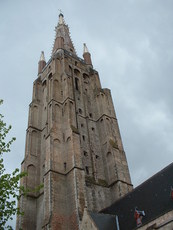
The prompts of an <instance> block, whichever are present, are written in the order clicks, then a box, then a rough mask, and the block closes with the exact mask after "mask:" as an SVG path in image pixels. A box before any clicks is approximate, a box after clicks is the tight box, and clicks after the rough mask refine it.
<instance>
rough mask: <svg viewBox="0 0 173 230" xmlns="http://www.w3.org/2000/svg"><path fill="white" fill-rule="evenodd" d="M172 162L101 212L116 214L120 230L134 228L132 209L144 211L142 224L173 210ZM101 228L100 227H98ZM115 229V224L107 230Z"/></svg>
mask: <svg viewBox="0 0 173 230" xmlns="http://www.w3.org/2000/svg"><path fill="white" fill-rule="evenodd" d="M171 186H172V187H173V163H171V164H170V165H168V166H167V167H166V168H164V169H163V170H161V171H160V172H158V173H157V174H155V175H154V176H152V177H151V178H149V179H148V180H146V181H145V182H144V183H142V184H141V185H139V186H138V187H136V188H135V189H134V190H133V191H131V192H130V193H128V194H127V195H126V196H124V197H123V198H121V199H119V200H118V201H117V202H115V203H114V204H112V205H111V206H109V207H107V208H105V209H104V210H102V211H101V213H105V214H112V215H118V219H119V225H120V230H132V229H136V221H135V219H134V209H135V207H138V210H141V211H143V210H144V211H145V214H146V216H145V217H143V220H142V223H143V225H144V224H146V223H148V222H150V221H152V220H154V219H156V218H158V217H159V216H162V215H163V214H165V213H167V212H169V211H171V210H173V200H172V199H171V196H170V192H171ZM100 229H102V228H100ZM113 229H115V226H114V227H112V228H109V230H113Z"/></svg>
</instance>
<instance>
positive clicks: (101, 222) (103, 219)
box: [88, 211, 117, 230]
mask: <svg viewBox="0 0 173 230" xmlns="http://www.w3.org/2000/svg"><path fill="white" fill-rule="evenodd" d="M88 213H89V215H90V217H91V218H92V220H93V221H94V223H95V225H96V226H97V228H98V229H99V230H111V229H113V230H117V228H116V217H115V216H113V215H109V214H102V213H94V212H90V211H88Z"/></svg>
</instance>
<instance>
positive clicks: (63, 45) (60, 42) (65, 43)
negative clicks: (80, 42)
mask: <svg viewBox="0 0 173 230" xmlns="http://www.w3.org/2000/svg"><path fill="white" fill-rule="evenodd" d="M55 31H56V36H55V42H54V46H53V50H52V54H54V53H56V51H57V50H58V49H65V50H67V51H69V52H71V53H73V54H75V55H76V52H75V48H74V46H73V43H72V40H71V37H70V32H69V27H68V25H67V24H66V23H65V20H64V15H63V14H62V13H60V14H59V21H58V25H57V26H56V27H55Z"/></svg>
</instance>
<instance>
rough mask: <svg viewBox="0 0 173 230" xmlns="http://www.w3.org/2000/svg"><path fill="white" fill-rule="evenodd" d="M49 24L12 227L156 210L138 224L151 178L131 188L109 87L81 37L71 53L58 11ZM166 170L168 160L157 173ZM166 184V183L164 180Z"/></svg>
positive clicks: (83, 226)
mask: <svg viewBox="0 0 173 230" xmlns="http://www.w3.org/2000/svg"><path fill="white" fill-rule="evenodd" d="M55 30H56V36H55V41H54V45H53V50H52V54H51V58H50V60H49V61H47V62H46V61H45V57H44V52H42V53H41V57H40V60H39V63H38V76H37V78H36V80H35V81H34V84H33V96H32V102H31V103H30V105H29V119H28V128H27V132H26V147H25V156H24V160H23V161H22V164H21V165H22V166H21V168H22V171H25V172H27V173H28V175H27V176H26V177H24V178H22V180H21V185H22V186H24V187H25V188H26V189H28V191H29V192H28V194H27V196H24V195H22V196H21V199H20V201H19V207H20V209H21V211H23V212H24V215H23V216H18V217H17V223H16V229H17V230H19V229H23V230H79V229H80V230H92V229H93V230H94V229H95V230H96V229H102V230H104V229H105V230H113V229H117V230H119V229H124V230H131V229H135V228H136V226H137V227H139V228H140V229H146V228H141V225H142V224H143V223H145V220H146V221H147V222H146V223H150V222H151V220H152V219H154V217H155V214H152V218H149V217H148V216H147V214H146V218H145V216H144V217H143V220H144V221H143V223H142V217H141V216H140V225H139V224H138V225H136V222H135V219H134V208H135V206H139V207H138V208H142V209H143V208H144V209H145V212H146V211H147V208H148V206H146V205H147V204H148V203H147V204H145V202H144V200H143V203H144V204H143V203H142V202H140V201H141V200H142V197H141V196H146V194H145V190H147V186H148V184H150V181H149V182H146V183H145V184H144V185H143V184H142V185H141V186H142V187H140V186H139V188H136V189H134V190H133V186H132V183H131V179H130V174H129V169H128V164H127V160H126V155H125V152H124V148H123V144H122V140H121V135H120V131H119V127H118V121H117V117H116V113H115V110H114V106H113V102H112V98H111V92H110V90H109V89H106V88H102V86H101V83H100V79H99V74H98V72H97V71H96V70H95V69H94V67H93V65H92V59H91V54H90V53H89V51H88V48H87V46H86V44H84V49H83V58H80V57H78V56H77V54H76V51H75V48H74V45H73V42H72V40H71V37H70V32H69V28H68V25H67V24H66V23H65V20H64V16H63V14H62V13H60V15H59V21H58V24H57V26H56V29H55ZM167 171H168V172H167ZM172 171H173V166H172V165H170V166H169V167H168V168H167V169H166V171H164V172H162V174H163V176H162V180H163V181H164V179H165V178H168V177H171V173H172ZM166 173H167V174H166ZM159 175H160V174H159ZM157 179H158V175H156V176H155V177H154V178H153V179H152V184H156V185H155V186H154V188H155V189H156V188H157V186H158V184H157V183H156V181H157ZM163 184H164V183H163ZM172 184H173V183H172ZM40 185H43V187H42V188H41V189H39V190H36V189H35V188H37V187H38V186H40ZM164 186H165V188H167V189H168V190H169V187H170V183H167V184H164ZM156 190H157V189H156ZM147 191H148V190H147ZM152 191H153V190H152ZM169 192H170V191H169ZM160 193H161V192H160ZM158 194H159V193H158ZM165 194H167V193H165ZM148 195H149V194H148ZM150 195H151V194H150ZM169 198H170V196H169ZM171 201H172V200H171ZM171 201H170V204H171V205H168V206H169V207H168V210H167V212H168V211H172V210H173V208H172V206H173V203H172V202H171ZM153 202H154V201H153ZM165 202H166V201H165ZM160 212H161V211H160ZM167 212H166V213H167ZM170 216H171V215H170ZM147 218H148V219H147ZM172 223H173V222H172ZM171 226H172V225H171ZM151 229H152V228H151ZM170 229H172V228H170Z"/></svg>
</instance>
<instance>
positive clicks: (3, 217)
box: [0, 100, 26, 230]
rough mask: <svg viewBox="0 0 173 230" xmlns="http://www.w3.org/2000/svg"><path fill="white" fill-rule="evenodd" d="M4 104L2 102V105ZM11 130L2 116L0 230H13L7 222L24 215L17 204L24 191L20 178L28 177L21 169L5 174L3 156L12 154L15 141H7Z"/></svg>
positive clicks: (0, 137)
mask: <svg viewBox="0 0 173 230" xmlns="http://www.w3.org/2000/svg"><path fill="white" fill-rule="evenodd" d="M2 102H3V101H2V100H0V105H1V104H2ZM10 129H11V125H10V126H7V125H6V123H5V122H4V121H3V115H2V114H0V230H3V229H12V227H11V226H6V224H7V222H8V221H9V220H10V219H11V220H12V219H13V218H12V216H13V215H15V214H17V215H20V214H22V213H21V212H20V210H19V208H18V207H17V205H16V203H17V200H19V198H20V194H21V192H22V191H24V188H23V187H21V186H20V185H19V181H20V178H22V177H24V176H25V175H26V173H24V172H22V173H20V172H19V169H15V170H14V171H13V172H12V173H11V174H9V173H6V172H5V166H4V161H3V156H4V154H6V153H8V152H10V147H11V144H12V143H13V142H14V141H15V138H14V137H13V138H11V139H10V140H9V141H7V134H8V133H9V131H10Z"/></svg>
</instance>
